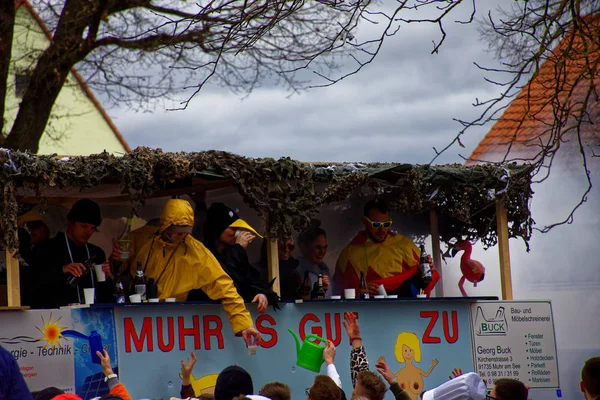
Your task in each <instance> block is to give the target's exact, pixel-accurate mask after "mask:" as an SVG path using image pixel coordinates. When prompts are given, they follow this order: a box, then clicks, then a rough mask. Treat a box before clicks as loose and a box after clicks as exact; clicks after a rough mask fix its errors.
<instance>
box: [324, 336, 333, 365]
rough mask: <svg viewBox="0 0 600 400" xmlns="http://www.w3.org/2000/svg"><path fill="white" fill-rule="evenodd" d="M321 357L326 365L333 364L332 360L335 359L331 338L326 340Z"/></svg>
mask: <svg viewBox="0 0 600 400" xmlns="http://www.w3.org/2000/svg"><path fill="white" fill-rule="evenodd" d="M323 359H324V360H325V363H326V364H327V365H329V364H333V361H334V360H335V345H334V344H333V342H332V341H331V340H328V341H327V345H326V346H325V350H323Z"/></svg>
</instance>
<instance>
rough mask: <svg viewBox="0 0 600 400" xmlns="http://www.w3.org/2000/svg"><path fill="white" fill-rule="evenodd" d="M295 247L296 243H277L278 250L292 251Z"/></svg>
mask: <svg viewBox="0 0 600 400" xmlns="http://www.w3.org/2000/svg"><path fill="white" fill-rule="evenodd" d="M295 248H296V245H295V244H294V243H279V249H280V250H289V251H294V249H295Z"/></svg>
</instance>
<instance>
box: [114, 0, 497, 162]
mask: <svg viewBox="0 0 600 400" xmlns="http://www.w3.org/2000/svg"><path fill="white" fill-rule="evenodd" d="M490 4H495V2H494V1H487V2H486V1H478V2H477V7H478V8H477V17H476V18H478V19H482V18H484V17H485V15H487V12H488V11H489V9H490ZM460 7H461V8H460V9H458V10H457V13H455V14H454V15H451V16H450V18H449V19H448V20H447V22H446V26H445V28H446V30H447V33H448V37H447V39H446V42H445V43H444V45H443V46H442V48H441V49H440V51H439V54H433V55H432V54H431V50H432V41H433V40H435V41H438V40H439V31H438V29H437V28H436V27H435V26H432V25H426V24H414V25H407V26H403V27H402V28H401V29H400V31H399V32H398V33H397V34H396V36H394V37H391V38H389V39H388V40H387V41H386V43H385V44H384V47H383V49H382V51H381V53H380V54H379V56H378V58H377V59H376V60H375V61H374V63H372V64H371V65H369V66H367V67H366V68H365V69H363V70H362V71H361V72H360V73H358V74H357V75H354V76H352V77H350V78H348V79H345V80H343V81H342V82H339V83H337V84H336V85H334V86H332V87H328V88H318V89H311V90H309V91H305V92H302V93H300V94H297V95H293V96H291V97H289V98H288V92H286V91H285V89H283V88H278V87H264V88H260V89H256V90H254V92H252V94H251V95H250V96H249V97H247V98H244V99H242V98H241V96H239V95H235V94H232V93H231V92H229V91H227V90H226V89H222V88H219V87H216V85H215V86H209V87H207V88H205V89H203V91H202V92H201V93H200V94H199V95H198V96H197V97H195V98H194V99H193V101H192V102H191V104H190V105H189V107H188V108H187V109H186V110H184V111H165V110H164V109H157V110H156V111H155V112H153V113H136V112H134V111H131V110H127V109H112V110H109V111H110V114H111V116H112V117H113V119H114V121H115V123H116V125H117V126H118V127H119V129H120V131H121V132H122V133H123V134H124V136H125V138H126V140H127V141H128V142H129V144H130V146H131V147H137V146H150V147H159V148H162V149H163V150H165V151H202V150H210V149H218V150H226V151H230V152H234V153H237V154H241V155H246V156H252V157H265V156H267V157H280V156H290V157H292V158H295V159H299V160H303V161H396V162H408V163H427V162H429V161H430V160H431V159H432V157H433V156H434V151H433V149H432V147H434V146H435V147H436V148H438V149H439V148H442V147H444V146H445V145H446V144H447V143H448V142H449V141H450V140H452V138H453V137H454V135H455V133H456V132H457V131H458V130H459V129H460V125H459V124H458V123H457V122H455V121H453V118H461V119H468V118H470V117H474V116H475V115H476V114H477V113H478V110H477V109H474V108H473V106H472V103H473V102H474V101H475V98H479V99H485V98H489V97H490V96H492V95H494V94H496V92H498V88H497V87H493V86H492V85H490V84H489V83H487V82H485V81H484V80H483V76H484V74H483V73H482V72H481V71H480V70H479V69H478V68H477V67H476V66H475V65H474V64H473V62H474V61H475V62H478V63H479V64H483V65H488V66H491V65H497V61H495V60H494V59H493V56H492V55H491V54H489V53H487V52H486V51H485V49H486V45H485V43H483V42H482V41H481V40H480V38H479V35H478V33H477V25H476V24H470V25H461V24H456V23H451V22H452V21H454V20H456V19H459V18H466V17H467V16H468V15H469V14H470V12H471V10H472V8H471V7H472V4H471V3H470V2H466V3H464V4H462V5H461V6H460ZM488 129H489V125H488V126H486V127H484V128H479V129H473V130H472V131H470V132H469V134H468V135H467V136H466V137H465V139H464V141H463V142H464V144H465V146H466V148H465V149H460V148H458V147H457V148H453V149H452V150H451V151H449V152H447V153H446V154H445V155H444V156H443V157H441V158H440V159H439V162H454V161H458V162H461V159H460V158H459V156H458V155H459V154H462V155H463V156H468V155H469V154H470V152H471V150H472V149H473V148H474V147H475V146H476V145H477V143H478V142H479V140H481V138H482V137H483V136H484V135H485V133H486V132H487V130H488Z"/></svg>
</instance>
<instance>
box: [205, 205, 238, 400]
mask: <svg viewBox="0 0 600 400" xmlns="http://www.w3.org/2000/svg"><path fill="white" fill-rule="evenodd" d="M239 218H240V217H239V216H238V215H237V214H236V212H235V211H233V210H232V209H231V208H229V207H227V206H226V205H225V204H223V203H212V204H211V205H210V207H209V208H208V211H207V212H206V221H205V222H204V227H203V229H204V242H205V243H206V244H209V243H212V242H214V241H215V240H217V238H218V237H219V236H221V233H223V231H224V230H225V229H227V227H229V225H231V224H233V223H234V222H235V221H237V220H238V219H239ZM246 394H248V393H246Z"/></svg>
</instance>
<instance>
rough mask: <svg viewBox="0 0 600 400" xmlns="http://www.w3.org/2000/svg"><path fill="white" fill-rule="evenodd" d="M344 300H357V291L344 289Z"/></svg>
mask: <svg viewBox="0 0 600 400" xmlns="http://www.w3.org/2000/svg"><path fill="white" fill-rule="evenodd" d="M344 298H345V299H355V298H356V289H344Z"/></svg>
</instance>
